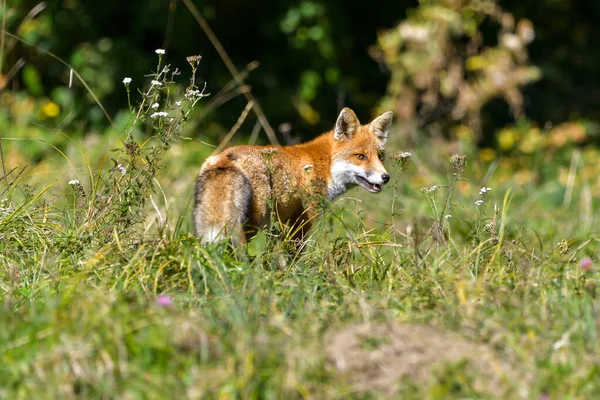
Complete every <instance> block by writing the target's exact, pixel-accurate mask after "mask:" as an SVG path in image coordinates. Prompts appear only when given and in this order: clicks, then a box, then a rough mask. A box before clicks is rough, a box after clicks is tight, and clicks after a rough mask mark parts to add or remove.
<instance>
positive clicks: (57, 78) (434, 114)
mask: <svg viewBox="0 0 600 400" xmlns="http://www.w3.org/2000/svg"><path fill="white" fill-rule="evenodd" d="M193 4H194V5H195V7H197V9H198V11H199V12H200V14H201V15H202V16H203V17H204V18H206V20H207V21H208V23H209V24H210V26H211V28H212V29H213V30H214V32H215V35H216V37H217V38H218V39H219V41H220V42H221V43H222V45H223V47H224V48H225V49H226V51H227V52H228V54H229V56H230V57H231V59H232V62H233V63H234V64H235V66H236V67H237V68H238V69H239V70H243V69H244V68H245V67H246V66H247V65H248V64H249V63H251V62H252V61H255V60H256V61H258V62H259V63H260V66H259V67H258V68H257V69H255V70H253V71H252V72H250V74H249V76H248V77H247V79H246V82H247V84H248V85H250V87H251V90H252V93H253V94H254V95H255V96H256V98H257V99H258V101H259V102H260V104H261V106H262V108H263V109H264V112H265V114H266V116H267V118H268V120H269V121H270V123H271V125H272V126H273V127H274V129H275V130H276V131H277V134H278V137H279V139H280V140H281V141H282V142H284V143H285V142H294V141H299V140H305V139H308V138H311V137H314V136H316V135H317V134H319V133H321V132H322V131H324V130H328V129H329V128H330V126H331V125H332V123H333V121H334V119H335V116H336V114H337V112H338V111H339V109H340V108H341V107H342V106H350V107H353V108H354V109H355V110H356V111H357V114H358V115H359V116H360V117H361V118H362V119H363V120H367V118H369V117H371V116H372V115H373V114H374V113H375V112H377V111H379V110H378V108H379V109H381V108H392V109H393V110H394V111H396V114H397V116H398V117H399V118H400V119H402V120H403V121H408V122H409V123H412V124H409V126H411V127H412V128H414V129H417V130H418V129H421V128H423V127H428V126H429V125H431V124H434V126H435V129H434V131H435V132H438V133H439V134H441V135H444V136H446V137H454V136H456V133H457V132H458V133H460V132H463V133H464V132H465V130H464V127H465V126H466V127H467V128H468V129H469V130H471V131H474V135H475V139H476V142H477V143H478V145H480V146H483V147H491V148H495V147H497V146H498V142H497V135H498V133H499V132H500V130H501V129H502V128H503V127H505V126H507V125H510V124H515V123H521V126H523V125H522V124H523V123H526V124H527V126H529V127H531V126H536V127H539V128H540V129H543V128H547V129H548V128H550V127H551V126H555V125H558V124H560V123H563V122H575V123H577V124H579V125H578V126H580V127H581V129H582V130H583V133H584V134H585V135H586V140H591V141H594V139H593V138H594V136H595V134H596V131H597V126H596V124H597V121H598V120H600V88H599V86H598V82H599V81H600V79H598V78H600V76H599V75H600V69H598V68H597V60H598V59H600V48H599V47H598V46H594V43H593V40H594V38H598V37H600V32H599V30H600V28H599V26H600V23H599V22H600V3H599V2H597V1H596V0H579V1H568V0H540V1H514V0H503V1H498V2H491V1H484V0H471V1H468V0H463V1H461V0H423V1H416V0H412V1H407V0H393V1H391V0H390V1H379V2H376V3H371V2H365V1H362V0H347V1H344V2H331V1H324V0H301V1H298V0H281V1H256V0H245V1H239V0H238V1H236V0H220V1H214V0H213V1H200V0H193ZM2 18H3V24H4V26H5V30H6V32H9V33H12V34H14V35H16V36H18V37H19V38H21V39H22V40H24V41H26V42H27V43H24V42H22V41H18V40H15V39H14V38H12V37H9V36H6V35H5V36H4V39H3V49H2V50H3V57H2V65H1V69H0V105H1V106H2V108H1V110H0V127H1V128H2V129H3V130H4V132H3V134H4V135H7V132H6V129H7V128H8V127H9V126H14V125H15V124H16V125H19V123H20V125H23V124H24V123H29V122H32V121H33V122H36V123H40V124H43V125H44V126H46V127H51V128H55V127H59V128H60V129H61V130H62V131H68V132H69V135H71V136H73V135H78V134H81V135H83V134H86V133H89V132H96V133H102V132H103V131H104V129H106V127H107V126H108V125H109V122H108V120H107V119H106V118H105V117H104V115H103V113H102V111H101V110H100V108H99V107H98V106H97V105H96V104H95V102H94V101H93V99H92V98H91V96H90V94H89V92H88V90H86V89H85V88H84V87H83V86H82V85H81V84H80V83H79V82H77V80H76V81H75V83H74V84H73V85H72V87H71V88H69V87H68V86H69V80H70V70H69V68H67V67H65V66H64V65H62V64H61V63H59V62H58V61H56V60H55V59H54V58H53V57H51V56H50V55H48V54H47V53H45V52H51V53H53V54H55V55H56V56H58V57H60V58H62V59H63V60H65V61H66V62H67V63H69V64H70V65H71V66H72V67H73V68H74V69H75V70H76V71H78V72H79V73H80V74H81V76H82V77H83V78H84V79H85V80H86V81H87V83H88V84H89V86H90V88H91V89H92V90H93V92H94V93H95V94H96V96H97V97H98V99H99V100H100V102H101V103H102V104H103V106H104V107H105V108H106V110H107V111H108V113H109V114H110V115H111V116H112V117H114V118H116V119H117V120H118V116H119V113H120V112H122V111H123V110H125V111H126V110H127V104H126V96H125V92H124V89H123V86H122V83H121V82H122V79H123V78H124V77H125V76H128V77H132V78H133V87H134V88H135V87H136V84H139V85H141V84H142V82H143V81H144V75H145V74H148V73H149V71H151V70H152V68H153V67H154V66H155V64H156V54H155V53H154V50H155V49H157V48H165V49H166V51H167V57H168V62H169V63H171V64H172V65H173V67H178V68H180V69H184V68H185V66H186V63H185V57H186V56H189V55H195V54H200V55H202V56H203V61H202V64H201V66H200V69H199V75H200V80H201V81H206V82H207V91H208V92H210V93H212V94H213V96H214V95H215V94H216V93H218V92H219V91H220V90H222V89H223V88H224V87H225V86H226V85H227V84H228V83H229V82H230V81H231V80H232V76H231V74H230V73H229V72H228V70H227V68H225V65H224V63H223V61H222V60H221V58H220V57H219V55H218V54H217V52H216V51H215V49H214V47H213V46H212V45H211V43H210V41H209V40H208V38H207V35H206V33H205V32H204V31H203V30H202V29H201V27H200V26H199V24H198V23H197V22H196V21H195V20H194V18H193V16H192V14H191V12H190V10H189V9H188V6H187V5H186V4H185V3H184V2H182V1H178V0H144V1H140V0H130V1H126V2H123V1H118V0H106V1H91V0H87V1H82V0H60V1H59V0H49V1H45V2H38V1H30V0H9V1H8V2H6V3H5V4H4V9H3V11H2ZM421 28H424V30H423V29H421ZM411 29H412V30H411ZM419 29H421V30H419ZM422 33H424V34H425V36H424V37H419V34H422ZM515 37H517V38H519V40H520V42H515V41H514V40H513V39H514V38H515ZM506 38H508V39H507V40H504V39H506ZM511 40H513V41H512V42H511ZM511 46H512V47H511ZM519 47H520V48H519ZM490 49H491V50H493V51H496V52H497V51H508V52H509V53H510V54H509V57H510V58H511V60H510V61H509V64H511V65H504V66H502V67H501V68H500V70H501V71H499V72H498V71H489V70H486V68H487V69H489V67H490V65H491V66H494V65H495V66H496V67H498V66H499V65H502V64H503V62H502V61H498V60H499V57H500V59H501V58H502V55H500V56H498V54H490V53H492V51H489V50H490ZM486 52H487V54H486ZM478 54H483V55H484V58H486V59H484V60H482V59H475V60H471V63H470V64H469V63H467V61H469V59H470V58H471V59H472V57H473V56H474V55H478ZM407 56H412V59H406V58H407ZM401 57H404V58H405V59H403V60H399V58H401ZM504 61H506V57H505V59H504ZM478 62H479V64H478ZM486 63H487V64H486ZM465 66H466V67H465ZM532 67H536V68H537V69H533V68H532ZM453 68H454V69H453ZM457 68H458V69H457ZM519 68H524V69H523V70H519ZM527 68H530V69H528V70H526V69H527ZM422 71H425V73H423V74H422V75H426V76H421V77H419V76H417V77H415V75H418V73H417V72H422ZM513 72H515V73H516V75H519V74H521V75H519V76H518V77H517V78H514V76H513V78H514V79H513V78H511V73H513ZM444 74H449V76H448V78H447V81H448V82H449V83H445V81H444ZM523 74H524V75H525V76H523ZM427 75H429V76H427ZM516 75H515V76H516ZM490 77H491V78H490ZM507 77H508V78H507ZM488 78H490V79H492V80H495V81H496V85H498V86H499V87H501V88H500V89H497V90H496V89H492V90H491V92H490V91H489V90H488V92H486V93H466V94H465V93H463V92H465V90H464V89H465V88H467V89H468V87H467V86H465V85H464V84H465V83H467V84H470V85H471V87H475V86H477V87H481V86H485V82H483V83H482V82H481V81H482V80H483V81H485V79H488ZM488 80H489V79H488ZM467 91H468V90H467ZM459 92H460V95H458V94H457V93H459ZM470 95H472V96H475V97H476V99H475V100H472V101H471V104H470V105H466V106H465V104H464V103H465V102H467V100H465V99H464V98H465V97H468V96H470ZM461 96H462V98H461ZM212 102H213V103H212V106H211V107H210V109H209V110H208V109H207V110H204V111H203V110H200V111H199V115H200V116H201V117H199V118H198V119H197V121H196V125H195V126H194V128H195V134H191V136H194V135H195V136H196V137H198V138H202V140H207V141H209V142H213V143H214V142H216V143H218V141H219V139H220V136H223V135H224V134H225V133H226V132H227V130H228V129H229V128H230V127H231V126H232V125H233V124H234V123H235V121H236V120H237V118H238V116H239V115H240V113H241V111H242V110H243V108H244V106H245V104H246V99H245V98H244V96H242V95H240V93H239V90H236V89H234V90H232V91H230V94H229V95H225V96H221V97H213V99H212ZM222 103H224V104H222ZM459 103H463V104H462V109H459V110H457V108H460V107H457V105H461V104H459ZM214 106H217V107H214ZM206 107H209V103H207V104H206ZM209 111H210V112H209ZM253 123H254V121H252V118H249V119H248V122H247V125H244V127H243V129H241V130H240V132H239V134H238V135H239V139H238V140H241V138H242V137H244V135H249V134H250V132H251V130H252V124H253ZM288 123H289V124H288ZM282 124H284V125H282ZM414 129H412V130H413V131H414ZM457 129H458V131H457ZM430 133H431V132H430ZM8 136H10V135H8ZM259 140H262V141H263V142H264V141H266V136H264V135H261V136H260V139H259ZM505 145H506V143H505Z"/></svg>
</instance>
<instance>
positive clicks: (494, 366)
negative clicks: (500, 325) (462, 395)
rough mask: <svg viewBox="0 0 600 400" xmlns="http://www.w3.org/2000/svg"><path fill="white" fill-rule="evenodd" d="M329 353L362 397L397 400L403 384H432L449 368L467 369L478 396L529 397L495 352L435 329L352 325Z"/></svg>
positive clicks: (330, 341)
mask: <svg viewBox="0 0 600 400" xmlns="http://www.w3.org/2000/svg"><path fill="white" fill-rule="evenodd" d="M326 352H327V357H328V360H329V361H330V362H331V363H332V364H333V366H334V368H335V369H336V370H337V372H338V373H339V375H340V377H341V378H343V379H346V380H347V382H348V383H349V384H350V385H351V386H352V388H353V389H354V390H356V391H358V392H366V391H376V392H379V393H381V394H383V395H388V396H392V395H394V394H395V393H397V392H398V389H399V385H400V382H401V379H402V378H407V377H408V378H410V379H412V380H413V381H414V382H415V383H419V384H427V383H428V382H431V379H432V378H433V377H434V375H435V373H436V371H440V369H441V368H443V367H444V366H445V365H448V364H449V363H465V367H468V368H469V371H471V372H473V376H474V382H473V387H474V388H475V390H477V392H478V393H486V394H488V395H492V396H498V397H503V396H504V395H506V394H507V393H509V392H510V393H512V396H516V397H522V396H524V395H525V394H524V393H525V392H523V388H522V387H521V388H519V387H520V386H522V385H521V383H522V382H521V381H522V380H521V379H519V377H518V375H517V372H515V370H514V369H513V368H512V367H511V366H510V365H508V363H507V362H506V361H502V360H500V359H499V357H498V355H497V354H496V353H495V352H494V351H493V350H492V349H491V348H489V347H488V346H485V345H483V344H480V343H477V342H475V341H472V340H469V339H466V338H464V337H462V336H460V335H458V334H455V333H452V332H446V331H442V330H440V329H437V328H434V327H431V326H426V325H403V324H398V323H388V324H375V323H372V324H361V325H351V326H348V327H346V328H344V329H342V330H339V331H337V332H334V333H333V334H331V335H329V336H328V338H327V340H326ZM519 392H520V394H519Z"/></svg>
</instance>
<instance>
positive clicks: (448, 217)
mask: <svg viewBox="0 0 600 400" xmlns="http://www.w3.org/2000/svg"><path fill="white" fill-rule="evenodd" d="M444 218H446V219H450V218H452V215H450V214H448V215H445V216H444Z"/></svg>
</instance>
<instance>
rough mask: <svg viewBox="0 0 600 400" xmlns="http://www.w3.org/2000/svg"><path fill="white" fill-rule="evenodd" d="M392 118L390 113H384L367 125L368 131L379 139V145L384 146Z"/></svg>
mask: <svg viewBox="0 0 600 400" xmlns="http://www.w3.org/2000/svg"><path fill="white" fill-rule="evenodd" d="M393 117H394V114H393V113H392V112H391V111H386V112H384V113H383V114H381V115H380V116H379V117H377V118H375V119H374V120H373V121H372V122H371V124H370V125H369V130H370V131H371V132H372V133H374V134H375V136H377V138H379V140H380V141H381V144H385V142H386V140H387V136H388V132H389V131H390V127H391V126H392V119H393Z"/></svg>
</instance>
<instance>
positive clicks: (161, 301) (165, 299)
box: [156, 294, 173, 307]
mask: <svg viewBox="0 0 600 400" xmlns="http://www.w3.org/2000/svg"><path fill="white" fill-rule="evenodd" d="M156 304H158V305H159V306H161V307H171V306H172V305H173V299H172V298H171V296H169V295H166V294H161V295H160V296H158V297H157V298H156Z"/></svg>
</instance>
